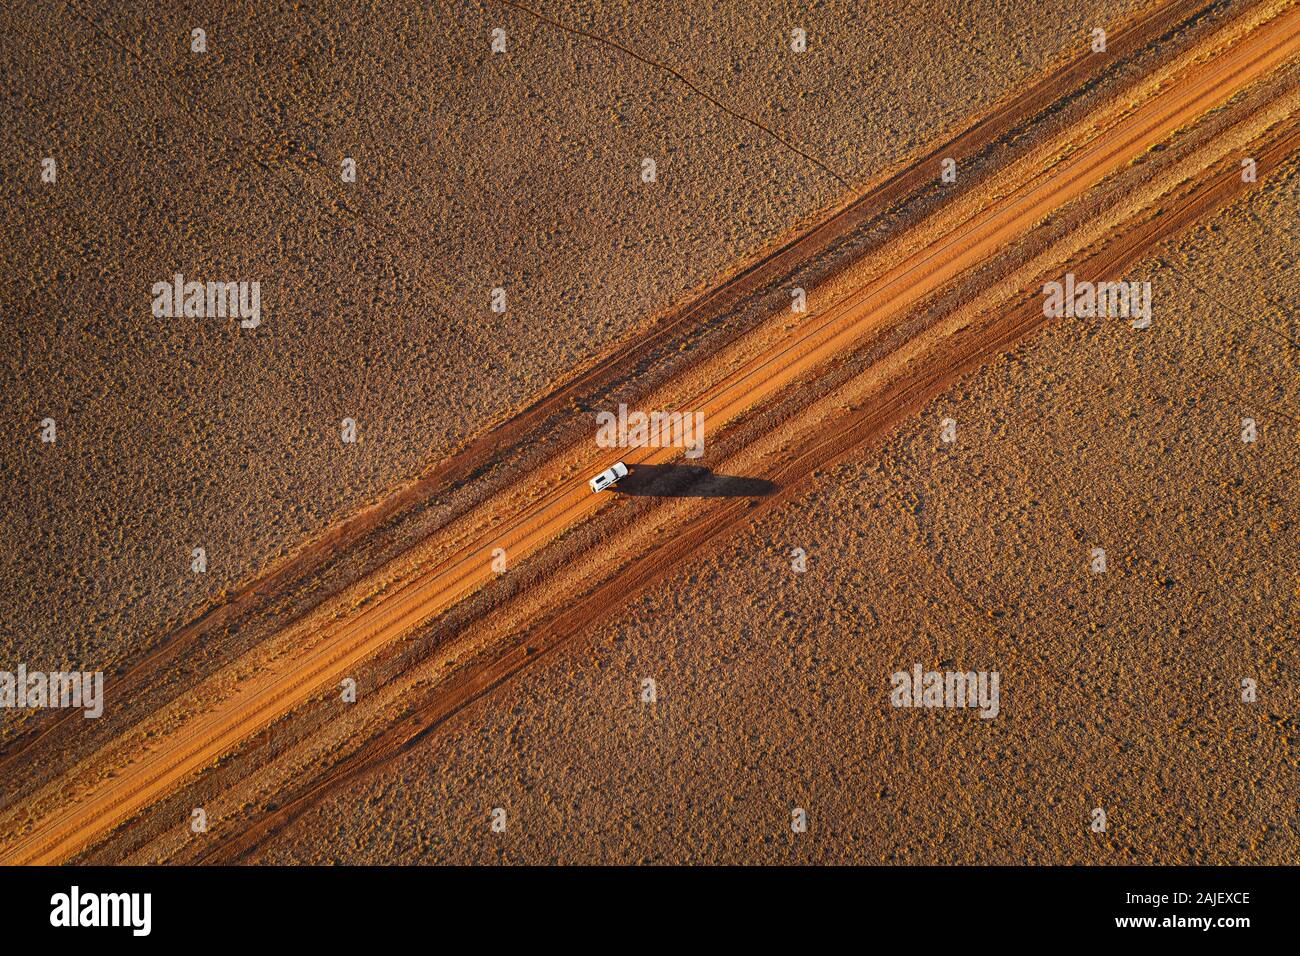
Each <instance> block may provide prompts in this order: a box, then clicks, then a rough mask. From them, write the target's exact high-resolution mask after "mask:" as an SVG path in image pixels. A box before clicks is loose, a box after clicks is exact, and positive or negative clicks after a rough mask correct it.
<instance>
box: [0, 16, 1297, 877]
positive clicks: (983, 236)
mask: <svg viewBox="0 0 1300 956" xmlns="http://www.w3.org/2000/svg"><path fill="white" fill-rule="evenodd" d="M1297 55H1300V11H1297V10H1294V9H1292V10H1290V11H1289V12H1287V13H1284V14H1282V15H1280V16H1278V17H1276V18H1274V19H1273V20H1271V21H1269V22H1268V23H1266V24H1264V25H1263V26H1260V27H1259V28H1257V29H1256V30H1254V31H1252V32H1251V33H1250V34H1249V35H1247V36H1246V37H1245V38H1243V39H1241V40H1240V41H1239V42H1236V43H1234V44H1233V45H1232V46H1231V48H1230V49H1229V50H1228V51H1227V52H1225V53H1223V54H1222V55H1220V56H1216V57H1214V58H1212V59H1210V60H1208V61H1206V62H1202V63H1198V64H1196V65H1194V66H1193V67H1192V68H1190V69H1189V70H1188V71H1187V74H1186V75H1185V76H1184V77H1182V78H1180V82H1178V83H1176V84H1173V85H1171V86H1170V87H1169V88H1167V89H1166V90H1165V91H1164V92H1163V93H1162V94H1161V95H1159V96H1156V97H1154V98H1152V99H1150V100H1148V101H1147V102H1145V103H1142V104H1141V105H1140V106H1139V107H1138V108H1137V109H1135V110H1134V111H1133V112H1132V113H1131V115H1129V116H1128V117H1127V118H1126V119H1124V120H1123V121H1122V122H1120V123H1118V124H1117V125H1116V126H1114V127H1113V128H1112V129H1110V130H1108V131H1107V132H1106V134H1105V135H1103V136H1101V137H1100V138H1099V139H1098V140H1097V141H1096V142H1094V143H1092V144H1091V145H1090V146H1088V147H1087V148H1086V149H1083V150H1080V151H1078V152H1077V153H1075V154H1073V155H1071V156H1070V157H1069V158H1068V159H1066V160H1065V161H1063V162H1061V163H1059V164H1057V165H1056V166H1054V167H1052V168H1051V169H1050V170H1049V171H1048V172H1046V173H1044V174H1041V175H1038V176H1035V177H1033V178H1031V179H1029V180H1027V181H1025V182H1023V183H1020V184H1019V185H1018V186H1017V188H1016V189H1014V190H1013V191H1011V192H1009V193H1007V194H1004V195H1001V196H998V197H996V199H995V200H994V201H992V202H991V203H990V204H989V205H988V206H986V207H985V208H982V209H980V210H979V211H978V212H976V213H975V214H974V215H972V216H970V217H969V218H968V219H966V220H965V221H964V222H962V223H960V224H959V225H958V226H957V227H955V228H954V229H952V230H951V231H950V232H948V233H947V234H946V235H944V236H942V237H940V238H938V239H936V240H934V241H932V242H930V243H928V244H927V245H925V246H924V247H923V248H921V249H920V250H918V251H917V252H915V253H914V254H912V255H910V256H908V257H906V258H904V259H902V260H901V261H899V262H898V263H896V264H894V265H893V266H892V268H890V269H889V270H887V271H886V272H884V273H883V274H881V275H879V276H876V277H875V278H874V279H872V281H870V282H869V283H867V284H866V285H865V286H863V287H862V288H861V289H859V290H858V291H857V292H856V293H855V294H853V295H852V296H849V297H847V298H846V299H844V300H842V301H840V302H839V303H837V304H836V305H835V306H833V307H832V308H830V309H828V310H826V311H825V312H824V313H822V314H821V315H819V316H817V317H816V318H815V319H813V320H811V321H808V322H806V323H804V324H803V325H801V326H798V327H797V328H795V329H794V330H792V331H791V333H790V336H789V338H788V339H787V340H786V341H784V342H783V343H780V344H779V345H778V346H777V347H775V348H773V349H772V350H771V351H770V352H768V353H766V354H764V355H762V356H760V357H758V358H756V359H753V360H751V361H750V362H749V363H748V364H747V365H746V366H744V367H743V368H742V369H741V370H740V371H738V372H737V373H736V374H734V375H732V376H731V377H729V378H728V379H727V380H725V381H722V382H718V383H716V384H715V385H713V386H712V387H710V388H708V389H707V390H705V391H704V392H702V393H701V394H699V395H696V396H695V397H694V398H693V399H691V400H690V401H687V402H683V403H682V406H683V408H684V409H686V410H690V411H702V412H704V414H705V416H706V419H707V421H708V422H709V423H710V427H711V429H714V430H716V429H718V428H719V427H722V426H724V425H725V424H726V423H727V422H730V421H733V420H735V419H737V418H739V417H740V416H742V415H744V414H745V413H746V412H747V411H749V410H750V409H752V408H755V407H756V406H758V405H760V404H761V403H763V402H764V401H766V400H768V399H770V398H772V397H773V396H775V395H776V394H777V393H779V392H781V391H782V390H783V389H785V388H786V387H788V386H789V385H790V384H791V383H793V382H795V381H797V380H798V379H799V378H800V377H801V376H804V375H806V374H807V373H808V372H809V371H810V370H812V369H814V368H816V367H818V366H820V365H823V364H824V363H826V362H828V361H831V360H833V359H834V358H835V356H836V355H838V354H841V353H843V352H845V351H847V350H849V349H850V348H852V347H853V345H854V344H855V343H856V342H858V341H859V340H861V339H862V337H863V336H865V335H866V334H868V333H869V332H871V331H872V330H874V329H877V328H879V327H880V326H881V325H882V323H886V322H888V321H890V320H891V319H894V318H897V317H898V316H900V315H901V314H904V313H906V311H907V310H908V309H909V308H910V307H911V306H913V305H915V304H916V303H918V302H920V301H921V300H923V299H925V298H926V297H927V296H929V295H931V294H933V293H935V292H936V291H938V290H941V289H942V288H944V287H945V286H946V285H947V284H948V283H950V282H951V281H952V280H953V279H954V278H955V277H957V276H959V275H960V274H962V273H963V272H965V271H967V270H969V269H970V268H971V267H972V266H975V265H977V264H978V263H980V262H981V261H982V260H984V259H985V258H986V257H987V256H989V255H990V254H991V253H992V252H994V251H995V250H997V249H999V248H1002V247H1004V246H1006V245H1008V244H1009V243H1011V242H1013V241H1014V240H1015V239H1017V238H1018V237H1020V236H1021V235H1023V234H1024V233H1025V232H1026V231H1027V230H1028V229H1030V228H1032V226H1033V225H1034V224H1036V223H1037V222H1039V221H1041V220H1042V219H1043V218H1045V217H1046V216H1048V215H1049V214H1050V213H1051V212H1052V211H1054V210H1056V209H1058V208H1060V207H1061V206H1063V205H1064V204H1066V203H1068V202H1070V201H1071V200H1073V199H1075V198H1077V197H1079V196H1080V195H1082V194H1083V193H1085V192H1086V191H1087V190H1088V189H1090V188H1091V187H1093V186H1094V185H1096V184H1097V183H1098V182H1100V181H1101V180H1102V179H1103V178H1105V177H1106V176H1107V175H1109V174H1111V173H1113V172H1114V171H1116V170H1117V169H1119V168H1121V167H1123V166H1124V165H1126V164H1127V163H1128V162H1130V161H1131V160H1132V159H1134V158H1135V157H1138V156H1140V155H1141V154H1142V153H1143V152H1145V151H1146V150H1147V149H1149V148H1150V147H1151V146H1153V145H1155V144H1157V143H1159V142H1161V141H1162V140H1164V139H1166V138H1167V137H1168V136H1169V135H1170V134H1171V133H1172V132H1174V131H1175V130H1177V129H1178V128H1180V127H1181V126H1184V125H1186V124H1187V123H1189V122H1191V121H1193V120H1195V119H1196V118H1198V117H1200V116H1202V115H1203V114H1204V113H1206V112H1207V111H1209V110H1211V109H1213V108H1214V107H1216V106H1218V105H1221V104H1222V103H1223V102H1225V101H1226V100H1227V99H1228V98H1230V97H1231V96H1232V95H1233V94H1234V93H1236V92H1237V91H1239V90H1241V89H1243V88H1244V87H1246V86H1247V85H1249V84H1250V83H1251V82H1253V81H1254V80H1256V79H1258V78H1260V77H1262V76H1264V75H1267V74H1268V73H1269V72H1270V71H1272V70H1273V69H1275V68H1276V67H1277V66H1279V65H1280V64H1283V63H1285V62H1287V61H1289V60H1291V59H1293V58H1295V57H1296V56H1297ZM990 328H992V327H990ZM983 344H987V343H983ZM976 346H979V347H982V344H981V343H972V347H976ZM678 454H679V451H677V450H675V449H639V450H635V451H631V452H629V453H627V454H625V455H623V456H622V457H623V458H624V460H626V461H628V463H629V464H631V465H633V466H634V467H635V466H637V465H644V464H656V463H662V462H665V461H668V460H670V459H672V458H674V457H676V456H677V455H678ZM616 457H619V456H617V455H615V454H613V453H609V452H605V453H601V454H592V455H590V456H589V458H588V460H587V467H586V468H584V469H583V471H582V473H581V475H579V476H578V477H575V478H570V479H568V480H567V481H565V482H563V483H562V484H560V485H559V486H558V487H557V488H556V489H554V490H553V491H551V492H550V493H549V494H548V495H546V496H545V497H543V498H541V500H540V501H537V502H535V503H531V504H529V505H528V506H527V507H526V508H525V509H523V510H522V511H520V512H519V513H517V514H516V515H514V516H513V517H512V518H511V519H509V520H507V521H506V522H504V523H503V524H501V525H499V526H498V527H496V528H494V529H493V530H492V531H490V532H489V533H487V534H486V535H484V536H482V537H480V538H478V539H476V540H473V541H471V542H469V543H467V544H465V545H463V546H462V547H460V548H459V549H458V550H457V551H456V553H455V554H453V555H451V556H449V557H448V558H447V559H445V560H444V561H442V562H441V563H439V564H438V565H436V566H434V567H432V568H430V569H428V570H427V571H425V572H424V573H423V574H421V575H420V576H419V577H417V578H416V579H415V580H413V581H411V582H410V583H408V584H407V585H406V586H404V587H402V588H400V589H398V590H396V591H395V592H393V593H392V594H388V595H386V596H385V597H383V599H381V600H378V601H376V602H374V603H371V604H368V605H366V606H364V607H361V608H359V609H358V610H357V611H356V612H355V613H354V614H352V615H350V616H349V617H347V618H345V619H344V620H343V621H342V622H341V623H340V624H338V625H337V626H336V627H334V628H332V629H331V631H330V633H328V634H327V635H326V636H325V637H324V639H322V640H321V641H319V642H317V643H316V644H315V645H313V646H312V647H311V648H309V649H306V650H305V651H304V653H303V654H302V655H301V656H296V657H294V658H293V659H291V660H283V661H281V662H280V666H278V667H276V668H273V669H269V670H267V671H265V672H263V673H262V674H260V675H258V676H256V677H254V678H253V679H251V680H249V681H247V682H244V683H241V684H240V685H239V686H238V687H236V688H235V689H234V691H233V692H232V693H230V694H229V695H228V696H226V697H225V698H224V699H222V700H220V701H218V702H216V703H214V704H213V705H212V706H210V707H207V708H200V709H199V710H198V712H197V713H196V714H195V715H194V716H193V717H191V718H190V719H188V720H186V721H185V722H184V723H182V724H180V725H179V726H178V727H176V728H175V729H173V730H172V731H170V732H169V733H166V734H164V735H161V736H159V737H158V738H156V739H154V740H152V741H150V742H149V743H147V744H142V745H141V746H139V747H138V748H136V749H135V751H134V752H133V753H132V755H131V757H130V759H126V760H124V761H122V762H121V764H120V765H119V766H116V767H115V773H114V774H113V775H112V776H111V777H108V778H106V779H103V780H101V781H99V783H98V784H97V785H95V786H94V787H91V788H88V789H83V790H81V792H79V793H76V794H75V795H74V797H73V798H72V799H71V800H68V801H66V802H63V803H61V804H59V805H58V806H57V807H55V808H54V809H53V810H52V811H51V812H48V813H46V814H44V815H43V816H42V817H41V818H40V819H39V821H38V822H37V823H36V825H35V826H33V827H31V828H30V829H26V830H25V831H24V830H23V828H22V827H21V825H20V826H18V827H15V826H14V820H13V815H12V814H11V815H10V820H9V821H6V823H7V827H6V831H7V832H8V833H10V834H14V835H16V837H17V838H16V839H12V840H11V841H10V842H7V844H6V847H5V849H4V852H3V856H0V861H2V862H6V863H41V862H55V861H58V860H62V859H66V858H67V857H68V856H69V855H71V854H73V853H75V852H77V851H78V850H79V849H81V848H83V847H84V846H86V845H88V844H89V843H90V842H91V841H93V840H94V839H95V838H96V837H97V836H98V835H100V834H102V833H103V832H104V831H105V830H107V829H109V828H111V827H113V826H114V825H116V824H117V823H119V822H121V821H122V820H124V819H127V818H128V817H130V816H131V815H132V814H134V813H135V812H138V810H140V809H141V808H143V807H144V806H147V805H148V804H150V803H151V802H153V801H154V800H156V799H157V798H158V797H159V796H161V795H162V794H164V793H166V792H168V791H169V790H170V789H171V788H172V787H174V786H175V785H176V784H177V783H178V782H180V781H181V780H183V779H185V778H187V777H188V776H190V775H191V774H192V773H194V772H195V771H196V770H198V769H200V768H201V767H203V766H204V765H206V764H208V763H210V762H211V761H212V760H213V759H214V758H216V757H217V756H219V755H220V754H222V753H223V752H225V751H226V750H228V749H230V748H231V747H233V746H234V745H236V744H237V743H238V742H239V741H241V740H243V739H244V738H246V737H248V736H249V735H251V734H252V733H254V732H256V731H257V730H258V729H260V728H261V727H263V726H265V725H266V724H268V723H270V722H271V721H273V720H274V719H276V718H277V717H278V716H280V715H283V714H285V713H287V712H288V711H290V710H291V709H293V708H294V707H295V706H297V705H298V704H299V703H301V702H302V701H303V700H305V699H306V698H307V697H309V696H310V695H311V694H313V693H315V692H316V691H317V690H318V689H319V688H321V687H323V686H327V685H329V684H331V683H332V682H335V681H337V680H338V679H339V678H340V676H343V675H346V674H348V673H349V672H350V671H351V670H352V669H353V668H354V667H355V666H356V665H357V664H358V663H360V662H361V661H362V660H364V659H365V658H366V657H368V656H369V655H371V654H372V653H373V652H374V651H375V650H376V649H378V648H380V647H382V646H383V645H385V644H386V643H387V642H389V641H391V640H393V639H394V638H395V637H397V636H399V635H401V634H403V633H405V632H406V631H408V630H409V629H411V628H413V627H415V626H417V625H419V624H421V623H423V622H425V621H428V620H429V619H430V618H432V617H434V616H436V615H437V614H439V613H440V612H442V611H444V610H446V609H447V608H448V607H450V606H451V605H453V604H454V603H455V602H456V601H458V600H460V599H462V598H463V597H464V596H465V595H466V594H468V593H470V592H472V591H473V590H475V589H476V588H478V587H479V586H481V585H482V584H483V583H484V582H486V581H488V580H491V579H492V578H493V576H494V572H493V571H492V568H491V561H492V556H493V552H494V549H496V548H503V549H505V550H506V552H507V553H508V554H510V555H511V558H512V561H514V562H518V561H520V560H522V559H523V558H525V557H526V556H527V555H529V554H531V553H534V552H536V551H537V550H538V549H540V548H542V547H544V546H545V545H546V544H547V543H548V542H549V541H551V540H552V539H553V538H554V537H555V536H556V535H557V534H559V533H561V532H562V531H564V530H565V529H567V528H569V527H571V526H573V525H575V524H577V523H578V522H580V521H583V520H585V519H586V518H588V517H590V516H591V515H592V514H593V513H594V512H595V511H597V510H599V509H600V508H601V507H604V506H606V502H607V501H608V500H609V499H608V498H607V497H597V496H593V495H591V494H590V492H589V491H588V490H587V488H586V484H585V478H586V476H587V475H589V474H592V473H594V472H595V471H597V470H600V469H601V468H603V467H605V466H607V465H608V464H609V463H611V462H612V461H613V460H615V458H616Z"/></svg>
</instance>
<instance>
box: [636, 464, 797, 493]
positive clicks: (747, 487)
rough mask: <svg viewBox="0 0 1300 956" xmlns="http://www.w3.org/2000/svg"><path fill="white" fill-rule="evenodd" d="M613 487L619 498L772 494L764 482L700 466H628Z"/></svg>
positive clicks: (773, 488)
mask: <svg viewBox="0 0 1300 956" xmlns="http://www.w3.org/2000/svg"><path fill="white" fill-rule="evenodd" d="M628 468H629V471H628V476H627V477H626V478H624V479H623V480H622V481H620V482H619V483H618V484H617V485H615V486H614V491H616V492H617V493H618V494H622V495H634V496H640V497H650V496H658V497H663V498H761V497H763V496H764V495H770V494H771V493H772V492H774V491H776V485H775V484H774V483H772V482H770V481H768V480H767V479H765V478H742V477H740V476H738V475H718V474H715V473H713V472H711V471H709V469H707V468H704V467H701V466H700V465H629V466H628Z"/></svg>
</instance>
